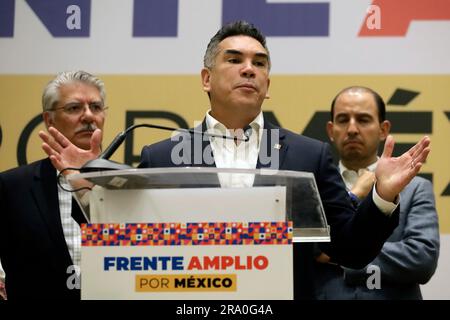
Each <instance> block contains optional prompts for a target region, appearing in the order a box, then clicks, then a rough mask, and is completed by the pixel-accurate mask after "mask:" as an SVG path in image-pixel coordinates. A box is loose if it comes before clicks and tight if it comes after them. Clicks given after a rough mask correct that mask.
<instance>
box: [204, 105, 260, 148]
mask: <svg viewBox="0 0 450 320" xmlns="http://www.w3.org/2000/svg"><path fill="white" fill-rule="evenodd" d="M210 112H211V109H209V110H208V111H207V112H206V128H207V129H210V130H219V132H220V133H221V134H224V135H225V134H228V132H227V130H228V128H227V127H225V125H224V124H223V123H221V122H219V121H218V120H217V119H215V118H214V117H213V116H212V115H211V114H210ZM249 125H250V127H252V130H253V133H252V135H255V136H256V137H258V142H259V140H260V136H261V133H262V130H261V129H263V128H264V117H263V113H262V111H260V112H259V114H258V115H257V116H256V118H255V119H253V120H252V122H250V124H249Z"/></svg>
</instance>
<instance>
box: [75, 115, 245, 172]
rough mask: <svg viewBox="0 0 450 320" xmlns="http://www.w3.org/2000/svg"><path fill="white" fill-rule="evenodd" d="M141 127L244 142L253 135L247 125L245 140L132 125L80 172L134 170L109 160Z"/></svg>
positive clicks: (189, 131) (151, 125)
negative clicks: (128, 137) (133, 132)
mask: <svg viewBox="0 0 450 320" xmlns="http://www.w3.org/2000/svg"><path fill="white" fill-rule="evenodd" d="M141 127H146V128H154V129H161V130H167V131H178V132H185V133H190V134H201V135H206V136H208V137H217V138H222V139H232V140H234V141H244V142H247V141H249V140H250V136H251V134H252V128H251V127H250V126H249V125H247V126H246V127H245V128H244V138H239V137H232V136H226V135H221V134H216V133H208V132H202V131H195V130H194V129H183V128H171V127H166V126H159V125H155V124H147V123H142V124H135V125H132V126H131V127H128V128H127V129H126V130H124V131H122V132H120V133H119V134H118V135H117V136H116V137H115V138H114V140H113V141H112V142H111V143H110V145H109V146H108V147H107V148H106V149H105V151H103V152H102V153H101V154H100V156H99V157H98V158H97V159H93V160H90V161H88V162H86V163H85V164H84V165H83V167H81V168H80V172H81V173H84V172H93V171H104V170H124V169H134V168H133V167H131V166H129V165H127V164H123V163H118V162H115V161H112V160H109V158H110V157H111V156H112V155H113V154H114V152H115V151H116V150H117V148H119V146H120V145H121V144H122V143H123V141H124V140H125V138H126V137H127V134H128V133H129V132H130V131H133V130H134V129H136V128H141Z"/></svg>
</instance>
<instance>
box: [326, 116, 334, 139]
mask: <svg viewBox="0 0 450 320" xmlns="http://www.w3.org/2000/svg"><path fill="white" fill-rule="evenodd" d="M333 126H334V123H333V122H331V121H328V122H327V134H328V138H329V139H330V141H331V142H334V138H333Z"/></svg>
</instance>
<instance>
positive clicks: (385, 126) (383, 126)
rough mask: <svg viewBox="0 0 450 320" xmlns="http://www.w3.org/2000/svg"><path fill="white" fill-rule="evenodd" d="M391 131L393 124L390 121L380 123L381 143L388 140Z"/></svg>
mask: <svg viewBox="0 0 450 320" xmlns="http://www.w3.org/2000/svg"><path fill="white" fill-rule="evenodd" d="M390 131H391V122H390V121H389V120H384V121H383V122H382V123H380V141H384V140H386V138H387V136H388V135H389V132H390Z"/></svg>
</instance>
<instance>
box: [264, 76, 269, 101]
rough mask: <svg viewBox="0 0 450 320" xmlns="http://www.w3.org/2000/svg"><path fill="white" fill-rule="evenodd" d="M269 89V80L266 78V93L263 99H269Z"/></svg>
mask: <svg viewBox="0 0 450 320" xmlns="http://www.w3.org/2000/svg"><path fill="white" fill-rule="evenodd" d="M269 87H270V78H267V91H266V96H265V97H264V98H265V99H270V95H269Z"/></svg>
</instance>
